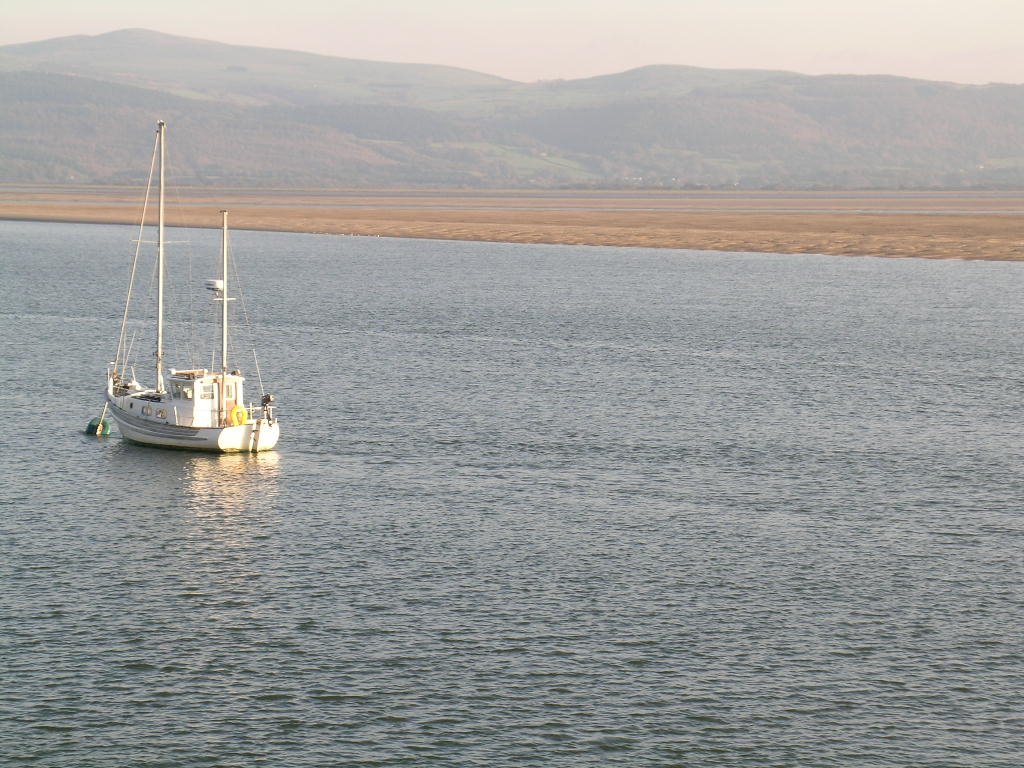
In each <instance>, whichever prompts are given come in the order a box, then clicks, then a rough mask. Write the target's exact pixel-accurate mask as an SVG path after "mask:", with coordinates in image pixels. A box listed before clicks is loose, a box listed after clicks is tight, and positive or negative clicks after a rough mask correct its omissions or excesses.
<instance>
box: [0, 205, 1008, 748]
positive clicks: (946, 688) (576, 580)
mask: <svg viewBox="0 0 1024 768" xmlns="http://www.w3.org/2000/svg"><path fill="white" fill-rule="evenodd" d="M133 236H134V231H133V230H132V229H131V228H124V227H106V226H76V225H51V224H28V223H16V222H0V270H2V280H0V349H2V350H3V353H2V357H0V418H2V422H0V423H2V424H3V427H2V429H0V473H2V474H0V476H2V481H0V488H2V490H0V764H2V765H4V766H6V765H18V766H82V767H88V766H158V765H159V766H256V765H263V766H342V765H344V766H370V765H379V766H391V765H409V766H419V765H445V766H448V765H451V766H498V767H501V766H560V765H565V766H570V765H571V766H605V765H628V766H691V765H692V766H730V767H731V766H1005V767H1006V768H1011V767H1013V768H1019V766H1021V765H1024V719H1022V714H1021V713H1022V712H1024V693H1022V681H1024V607H1022V606H1024V603H1022V597H1024V588H1022V581H1024V576H1022V554H1021V553H1022V546H1024V536H1022V532H1024V522H1022V518H1021V515H1022V507H1024V481H1022V470H1024V437H1022V431H1024V428H1022V424H1024V413H1022V408H1021V401H1022V396H1024V392H1022V386H1021V378H1022V371H1024V336H1022V330H1021V329H1022V328H1024V309H1022V298H1024V267H1022V265H1019V264H1007V263H971V262H926V261H918V260H906V261H890V260H877V259H843V258H834V257H815V256H766V255H756V254H753V255H752V254H709V253H697V252H683V251H676V252H673V251H646V250H623V249H614V248H600V249H596V248H589V249H588V248H573V247H547V246H522V245H516V246H511V245H494V244H472V243H449V242H430V241H409V240H388V239H376V238H374V239H362V238H345V237H328V236H312V235H281V234H268V233H247V232H238V233H236V234H235V235H234V243H235V251H236V254H237V256H238V259H239V262H240V264H241V272H242V277H243V282H245V284H246V289H247V290H246V294H247V299H248V305H247V309H248V312H249V314H250V315H251V316H252V317H253V319H254V320H255V321H256V324H257V331H256V342H257V344H258V346H259V348H260V350H261V358H260V359H261V372H262V376H263V378H264V380H265V381H266V383H267V386H268V388H269V389H271V390H272V391H273V392H274V393H275V394H276V396H277V398H278V402H279V404H280V415H281V417H282V424H283V430H282V435H283V436H282V440H281V443H280V446H279V450H278V451H277V452H275V453H274V454H265V455H260V456H255V457H253V456H223V457H217V456H207V455H194V454H189V453H181V452H167V451H161V450H155V449H147V448H142V447H138V446H132V445H129V444H126V443H124V442H122V441H121V440H120V439H119V438H118V437H116V436H115V437H111V438H108V439H103V440H97V439H96V438H93V437H87V436H85V435H84V434H82V430H83V428H84V427H85V424H86V422H87V421H88V420H89V418H91V417H92V416H95V415H97V414H98V411H99V406H100V403H101V394H100V391H101V388H102V384H103V374H104V368H105V365H106V363H107V361H108V360H109V359H110V358H111V356H112V355H113V350H114V346H115V343H116V334H117V329H118V326H119V321H120V311H121V308H122V301H123V292H124V285H125V281H126V272H127V266H128V263H129V258H130V253H131V248H132V246H131V243H130V240H131V239H132V237H133ZM217 238H218V235H217V233H216V232H212V231H211V232H198V231H190V232H189V231H186V232H181V233H180V239H185V240H188V241H190V243H191V246H189V247H190V248H191V249H192V250H193V251H195V252H196V253H198V254H200V255H203V254H206V255H209V256H210V259H211V263H212V259H213V257H214V255H215V253H216V248H217ZM172 239H173V238H172ZM212 269H213V267H212V266H211V267H210V268H209V269H205V268H203V269H198V271H197V273H196V278H197V280H196V281H197V282H199V280H200V279H201V278H204V277H209V276H211V275H210V274H208V273H209V272H210V270H212ZM143 282H145V280H143ZM148 354H149V353H148V352H146V353H143V354H141V355H140V361H141V362H140V371H139V375H140V378H143V379H144V380H148V379H149V378H150V376H148V375H146V372H147V371H148V368H149V366H150V363H149V360H150V359H151V358H150V357H148ZM169 362H170V363H171V364H172V365H173V364H174V363H173V361H170V360H169ZM243 367H245V368H246V370H247V372H248V374H249V386H250V390H249V391H250V394H251V393H253V392H255V391H256V384H255V378H256V377H255V376H254V375H253V371H252V366H246V365H245V364H244V361H243Z"/></svg>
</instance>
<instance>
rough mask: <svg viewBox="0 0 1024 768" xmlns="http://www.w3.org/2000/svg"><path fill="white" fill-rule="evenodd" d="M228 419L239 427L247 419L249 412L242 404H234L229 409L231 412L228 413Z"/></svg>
mask: <svg viewBox="0 0 1024 768" xmlns="http://www.w3.org/2000/svg"><path fill="white" fill-rule="evenodd" d="M228 420H229V421H230V422H231V423H232V424H234V425H235V426H236V427H240V426H241V425H242V424H245V423H246V422H247V421H249V412H248V411H247V410H245V407H244V406H241V405H236V406H235V407H234V408H232V409H231V413H230V414H228Z"/></svg>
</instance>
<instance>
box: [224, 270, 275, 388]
mask: <svg viewBox="0 0 1024 768" xmlns="http://www.w3.org/2000/svg"><path fill="white" fill-rule="evenodd" d="M229 255H230V252H229ZM230 261H231V272H232V275H233V277H234V279H235V285H237V286H238V288H236V289H235V293H236V294H238V303H239V304H241V305H242V317H244V318H245V331H246V333H247V334H248V337H249V344H250V346H251V347H252V360H253V362H254V363H255V364H256V380H257V381H258V382H259V385H260V395H261V396H262V395H265V394H266V390H265V389H264V388H263V374H262V373H260V361H259V359H258V358H257V357H256V345H255V344H253V338H254V334H253V331H252V323H251V322H250V321H249V309H248V307H247V305H246V303H245V291H244V290H242V278H241V277H239V275H238V264H237V262H236V261H235V260H234V259H231V260H230Z"/></svg>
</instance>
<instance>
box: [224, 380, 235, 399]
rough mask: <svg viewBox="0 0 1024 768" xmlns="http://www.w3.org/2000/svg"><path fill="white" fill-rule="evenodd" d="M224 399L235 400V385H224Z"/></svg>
mask: <svg viewBox="0 0 1024 768" xmlns="http://www.w3.org/2000/svg"><path fill="white" fill-rule="evenodd" d="M224 399H225V400H234V399H235V385H234V384H225V385H224Z"/></svg>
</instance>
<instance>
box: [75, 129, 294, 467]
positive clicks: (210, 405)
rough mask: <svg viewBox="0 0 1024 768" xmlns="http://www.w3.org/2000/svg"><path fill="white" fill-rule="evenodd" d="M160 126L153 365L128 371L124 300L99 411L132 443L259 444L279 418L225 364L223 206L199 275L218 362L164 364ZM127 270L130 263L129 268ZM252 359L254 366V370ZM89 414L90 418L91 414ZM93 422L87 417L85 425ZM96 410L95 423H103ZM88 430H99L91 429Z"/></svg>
mask: <svg viewBox="0 0 1024 768" xmlns="http://www.w3.org/2000/svg"><path fill="white" fill-rule="evenodd" d="M166 129H167V125H166V123H164V122H163V121H162V120H161V121H160V122H158V123H157V150H158V152H159V160H160V165H159V168H160V197H159V214H158V219H157V268H156V272H157V275H156V283H157V311H156V371H155V374H156V376H155V381H154V384H153V386H151V387H146V386H143V385H142V384H140V383H139V382H138V381H137V380H136V378H135V372H134V368H132V367H131V366H129V364H128V362H127V357H128V353H127V350H126V347H127V345H126V344H125V330H126V326H127V318H128V305H130V303H131V287H130V286H129V298H128V304H126V307H125V314H124V322H123V324H122V328H121V337H120V341H119V344H118V353H117V356H116V359H115V360H114V362H113V363H111V364H110V365H109V366H108V369H107V391H106V404H105V406H104V412H107V411H109V413H110V414H111V416H112V417H113V419H114V422H115V423H116V424H117V426H118V428H119V429H120V431H121V434H122V436H123V437H125V438H126V439H128V440H130V441H131V442H134V443H143V444H145V445H153V446H160V447H163V448H185V449H191V450H200V451H216V452H221V453H223V452H233V451H248V452H256V451H267V450H270V449H271V448H273V447H274V446H275V445H276V444H277V441H278V438H279V437H280V425H279V424H278V420H277V418H276V417H275V415H274V396H273V395H271V394H269V393H264V394H263V395H262V397H261V399H260V402H259V404H258V405H254V404H253V403H251V402H250V403H248V404H246V401H245V399H244V392H243V387H244V383H245V377H244V376H242V373H241V371H239V370H237V369H234V370H231V369H229V366H228V330H229V326H228V305H229V303H230V302H232V301H234V298H232V297H230V296H229V295H228V213H227V211H221V217H222V221H221V230H222V237H221V276H220V278H218V279H212V280H207V281H206V288H207V289H208V290H209V291H210V292H212V294H213V296H214V300H215V301H219V302H220V303H221V312H220V315H221V349H220V365H219V367H211V368H210V369H207V368H196V367H189V368H188V369H185V370H177V369H175V368H170V369H167V370H165V367H164V271H165V270H164V160H165V149H164V145H165V139H166ZM133 275H134V267H133ZM258 365H259V364H258V363H257V372H258ZM94 421H95V420H94ZM92 425H93V422H90V428H92ZM104 425H105V422H104V417H103V416H101V417H100V419H99V422H98V430H102V429H104ZM93 434H103V432H102V431H95V432H93Z"/></svg>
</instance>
